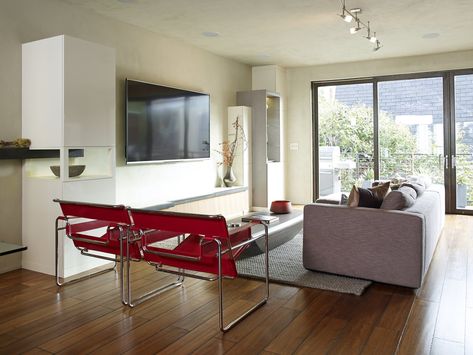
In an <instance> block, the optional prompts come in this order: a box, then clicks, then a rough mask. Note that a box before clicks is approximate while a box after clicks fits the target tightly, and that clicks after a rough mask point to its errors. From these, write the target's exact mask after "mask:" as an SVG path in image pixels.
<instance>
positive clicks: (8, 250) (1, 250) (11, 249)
mask: <svg viewBox="0 0 473 355" xmlns="http://www.w3.org/2000/svg"><path fill="white" fill-rule="evenodd" d="M26 249H27V248H26V247H25V246H23V245H18V244H10V243H5V242H0V256H2V255H7V254H12V253H17V252H19V251H23V250H26Z"/></svg>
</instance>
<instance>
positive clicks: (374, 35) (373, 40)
mask: <svg viewBox="0 0 473 355" xmlns="http://www.w3.org/2000/svg"><path fill="white" fill-rule="evenodd" d="M376 41H377V39H376V32H373V35H372V36H370V42H371V43H376Z"/></svg>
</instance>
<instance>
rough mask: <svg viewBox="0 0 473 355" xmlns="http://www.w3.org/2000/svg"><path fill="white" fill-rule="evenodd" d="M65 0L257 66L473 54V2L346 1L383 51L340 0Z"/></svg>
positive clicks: (460, 0) (424, 0) (443, 0)
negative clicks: (348, 17)
mask: <svg viewBox="0 0 473 355" xmlns="http://www.w3.org/2000/svg"><path fill="white" fill-rule="evenodd" d="M63 1H65V2H67V3H70V4H73V5H75V6H80V7H82V8H86V9H89V10H92V11H95V12H97V13H99V14H102V15H104V16H108V17H112V18H115V19H117V20H120V21H123V22H126V23H129V24H132V25H135V26H138V27H142V28H145V29H148V30H150V31H154V32H157V33H160V34H164V35H166V36H169V37H174V38H178V39H180V40H182V41H185V42H187V43H190V44H193V45H195V46H197V47H200V48H203V49H206V50H208V51H210V52H213V53H216V54H218V55H222V56H225V57H229V58H233V59H235V60H237V61H240V62H243V63H247V64H251V65H262V64H279V65H282V66H286V67H288V66H305V65H317V64H326V63H338V62H348V61H359V60H369V59H377V58H389V57H401V56H411V55H420V54H430V53H440V52H450V51H458V50H466V49H473V0H377V1H376V0H347V8H348V9H351V8H355V7H359V8H361V9H362V11H363V12H362V14H361V15H360V18H361V19H362V21H364V22H366V21H370V22H371V26H372V28H373V29H374V30H375V31H376V32H377V37H378V38H379V40H380V41H381V42H382V45H383V48H381V49H380V50H379V51H377V52H374V51H372V48H373V45H372V43H370V42H369V41H368V40H366V39H365V38H363V36H362V35H360V34H356V35H350V34H349V32H348V31H349V28H350V26H351V24H347V23H346V22H343V21H342V19H341V18H340V17H339V16H337V14H339V13H340V12H341V10H340V9H341V5H340V1H339V0H63ZM203 32H217V33H218V34H219V36H217V37H205V36H203V35H202V33H203ZM360 32H361V31H360ZM363 34H364V35H365V34H366V33H365V32H364V31H363ZM432 34H439V35H438V36H437V37H435V35H433V36H432ZM425 35H427V36H426V37H435V38H423V36H425Z"/></svg>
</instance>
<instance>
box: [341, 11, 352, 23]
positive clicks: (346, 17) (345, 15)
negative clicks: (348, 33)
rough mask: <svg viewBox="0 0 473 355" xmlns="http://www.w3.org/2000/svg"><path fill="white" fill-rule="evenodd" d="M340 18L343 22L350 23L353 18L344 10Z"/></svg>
mask: <svg viewBox="0 0 473 355" xmlns="http://www.w3.org/2000/svg"><path fill="white" fill-rule="evenodd" d="M340 17H341V18H342V19H343V21H345V22H351V20H353V16H352V15H350V14H349V13H347V12H346V10H345V9H344V10H343V13H342V14H341V15H340Z"/></svg>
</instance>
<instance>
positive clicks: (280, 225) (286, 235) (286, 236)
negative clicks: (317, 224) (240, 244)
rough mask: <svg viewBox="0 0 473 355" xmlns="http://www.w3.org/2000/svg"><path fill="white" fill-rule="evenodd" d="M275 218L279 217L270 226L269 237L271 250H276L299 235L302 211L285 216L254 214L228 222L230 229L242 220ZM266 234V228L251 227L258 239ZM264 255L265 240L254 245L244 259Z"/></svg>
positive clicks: (249, 248)
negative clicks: (265, 217) (258, 217)
mask: <svg viewBox="0 0 473 355" xmlns="http://www.w3.org/2000/svg"><path fill="white" fill-rule="evenodd" d="M258 215H261V216H273V217H277V221H275V222H274V223H270V224H269V225H268V236H269V239H268V241H269V249H270V250H271V249H274V248H276V247H278V246H280V245H281V244H284V243H286V242H288V241H289V240H291V239H292V238H294V237H295V236H296V235H297V233H299V232H300V231H301V230H302V221H303V213H302V211H300V210H293V211H292V212H290V213H285V214H274V213H270V212H252V213H249V214H247V215H245V216H242V217H239V218H235V219H232V220H229V221H227V222H228V223H229V227H231V226H232V225H238V224H240V223H244V222H242V219H246V218H249V217H250V218H251V217H255V216H258ZM263 233H264V226H263V225H261V224H256V225H254V226H252V227H251V234H252V235H253V237H256V236H258V235H260V234H263ZM262 253H264V238H261V239H260V240H258V241H256V242H255V243H252V244H251V245H250V246H249V247H248V249H246V250H245V251H244V252H243V255H242V257H249V256H254V255H258V254H262Z"/></svg>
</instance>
